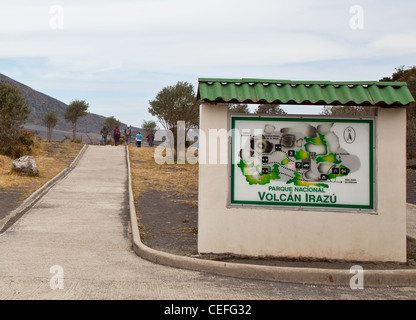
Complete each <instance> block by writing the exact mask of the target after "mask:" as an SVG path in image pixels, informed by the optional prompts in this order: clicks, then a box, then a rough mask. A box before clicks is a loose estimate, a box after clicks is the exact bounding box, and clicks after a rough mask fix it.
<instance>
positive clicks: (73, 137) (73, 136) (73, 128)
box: [72, 121, 77, 141]
mask: <svg viewBox="0 0 416 320" xmlns="http://www.w3.org/2000/svg"><path fill="white" fill-rule="evenodd" d="M76 132H77V122H76V121H75V122H74V123H73V126H72V141H75V138H76Z"/></svg>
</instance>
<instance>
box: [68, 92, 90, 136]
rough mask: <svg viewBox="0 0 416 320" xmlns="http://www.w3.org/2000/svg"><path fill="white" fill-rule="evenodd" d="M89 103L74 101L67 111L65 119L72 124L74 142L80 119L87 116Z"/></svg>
mask: <svg viewBox="0 0 416 320" xmlns="http://www.w3.org/2000/svg"><path fill="white" fill-rule="evenodd" d="M88 107H89V105H88V103H87V102H85V100H73V101H72V102H71V103H70V104H69V106H68V108H66V110H65V114H64V118H65V120H66V121H70V122H71V123H72V140H74V141H75V138H76V132H77V121H78V118H80V117H84V116H86V115H87V110H88Z"/></svg>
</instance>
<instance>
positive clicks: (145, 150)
mask: <svg viewBox="0 0 416 320" xmlns="http://www.w3.org/2000/svg"><path fill="white" fill-rule="evenodd" d="M155 149H156V147H154V148H149V147H147V146H146V147H141V148H137V147H134V146H129V154H130V169H131V178H132V189H133V194H134V200H135V202H136V203H138V199H139V197H140V196H141V195H143V193H145V192H147V191H152V190H157V191H162V192H164V193H165V195H166V198H169V197H175V199H179V200H178V201H180V202H183V203H187V204H190V205H192V206H195V207H197V206H198V200H197V199H198V165H197V164H196V165H191V164H189V163H186V164H163V165H159V164H157V163H156V162H155V160H154V151H155Z"/></svg>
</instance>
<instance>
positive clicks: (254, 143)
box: [227, 114, 377, 213]
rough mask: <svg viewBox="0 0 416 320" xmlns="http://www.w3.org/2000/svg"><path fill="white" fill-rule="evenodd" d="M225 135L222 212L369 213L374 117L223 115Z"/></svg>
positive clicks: (373, 189)
mask: <svg viewBox="0 0 416 320" xmlns="http://www.w3.org/2000/svg"><path fill="white" fill-rule="evenodd" d="M273 127H274V128H273ZM229 129H230V131H231V135H230V144H229V156H230V161H229V196H228V204H227V205H228V207H233V208H235V207H262V208H271V209H279V208H280V209H291V210H322V209H325V210H326V211H328V210H329V211H352V212H369V213H376V202H377V201H376V181H375V173H376V171H375V168H376V155H375V151H376V150H375V149H376V148H375V146H376V144H375V133H376V117H332V116H331V117H326V116H321V115H320V116H314V115H282V116H280V115H279V116H276V115H274V116H258V115H245V114H229ZM308 130H310V132H309V133H308V132H307V131H308ZM305 132H306V133H307V134H306V135H305V136H303V135H304V134H305ZM323 133H325V134H323ZM259 135H261V137H260V136H259ZM308 135H309V136H308ZM255 137H258V138H262V139H258V140H261V142H260V141H258V140H256V139H255ZM301 140H302V141H301ZM247 141H249V142H247ZM247 145H249V146H247ZM237 149H238V150H237ZM259 151H261V152H259ZM330 151H332V152H330ZM263 157H265V158H263ZM266 158H267V159H266ZM328 161H330V162H328ZM345 163H347V165H345ZM275 165H277V167H276V166H275ZM326 169H328V170H326ZM263 170H266V171H267V172H266V171H263ZM260 171H263V172H260ZM325 172H326V173H325ZM325 174H326V177H325ZM325 179H326V180H325Z"/></svg>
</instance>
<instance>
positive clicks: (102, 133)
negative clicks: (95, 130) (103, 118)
mask: <svg viewBox="0 0 416 320" xmlns="http://www.w3.org/2000/svg"><path fill="white" fill-rule="evenodd" d="M100 133H101V137H102V138H103V146H105V145H106V144H107V136H108V129H107V127H106V126H104V127H103V128H102V129H101V131H100Z"/></svg>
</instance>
